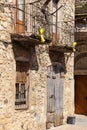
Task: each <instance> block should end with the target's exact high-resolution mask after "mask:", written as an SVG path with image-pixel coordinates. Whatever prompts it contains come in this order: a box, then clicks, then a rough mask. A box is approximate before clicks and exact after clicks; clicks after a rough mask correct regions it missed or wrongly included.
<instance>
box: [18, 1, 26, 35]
mask: <svg viewBox="0 0 87 130" xmlns="http://www.w3.org/2000/svg"><path fill="white" fill-rule="evenodd" d="M24 31H25V0H16V32H17V33H24Z"/></svg>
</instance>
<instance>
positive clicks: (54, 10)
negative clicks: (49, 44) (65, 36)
mask: <svg viewBox="0 0 87 130" xmlns="http://www.w3.org/2000/svg"><path fill="white" fill-rule="evenodd" d="M57 3H58V0H53V12H55V13H53V44H56V43H57V40H58V32H57V29H58V28H57V26H58V25H57V24H58V23H57V22H58V12H57V11H56V10H57V8H58V4H57Z"/></svg>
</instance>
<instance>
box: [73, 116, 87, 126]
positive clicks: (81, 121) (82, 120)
mask: <svg viewBox="0 0 87 130" xmlns="http://www.w3.org/2000/svg"><path fill="white" fill-rule="evenodd" d="M75 125H80V126H87V117H86V116H78V117H77V116H76V117H75Z"/></svg>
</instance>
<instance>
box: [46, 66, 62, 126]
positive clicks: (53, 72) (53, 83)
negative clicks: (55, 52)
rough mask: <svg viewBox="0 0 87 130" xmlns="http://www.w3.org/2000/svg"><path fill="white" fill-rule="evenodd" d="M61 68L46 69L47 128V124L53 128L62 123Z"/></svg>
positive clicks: (51, 67) (50, 67)
mask: <svg viewBox="0 0 87 130" xmlns="http://www.w3.org/2000/svg"><path fill="white" fill-rule="evenodd" d="M60 68H61V67H60V66H59V65H54V66H49V67H48V75H47V79H48V89H47V128H49V123H54V126H58V125H61V124H62V123H63V81H64V80H63V78H61V70H62V69H60ZM62 74H63V72H62Z"/></svg>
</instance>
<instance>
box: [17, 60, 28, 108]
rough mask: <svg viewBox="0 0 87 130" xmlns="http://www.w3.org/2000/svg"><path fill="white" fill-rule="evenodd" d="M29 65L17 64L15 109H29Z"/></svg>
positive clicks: (18, 62) (24, 63) (25, 63)
mask: <svg viewBox="0 0 87 130" xmlns="http://www.w3.org/2000/svg"><path fill="white" fill-rule="evenodd" d="M28 91H29V63H28V62H20V61H17V62H16V84H15V107H16V109H25V108H28V93H29V92H28Z"/></svg>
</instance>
